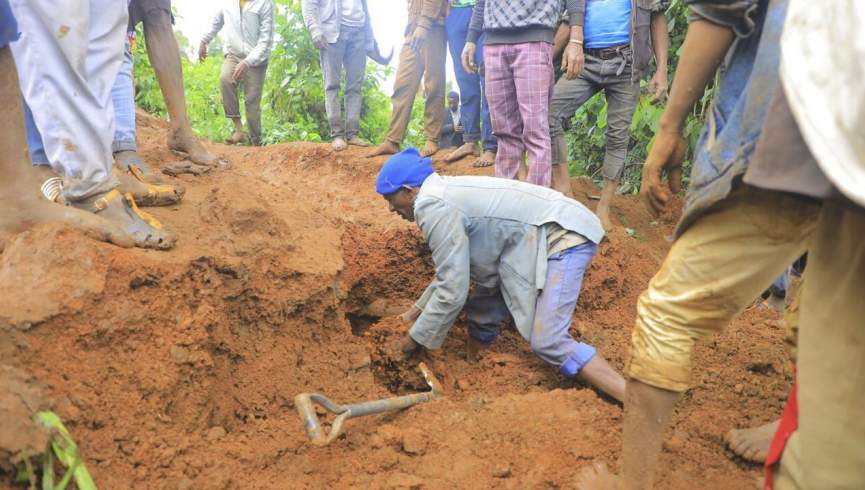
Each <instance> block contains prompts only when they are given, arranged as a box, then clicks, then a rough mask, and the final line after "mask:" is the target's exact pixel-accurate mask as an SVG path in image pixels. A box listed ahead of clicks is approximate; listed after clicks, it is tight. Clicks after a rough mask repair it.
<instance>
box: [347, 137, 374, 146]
mask: <svg viewBox="0 0 865 490" xmlns="http://www.w3.org/2000/svg"><path fill="white" fill-rule="evenodd" d="M348 144H349V145H352V146H364V147H366V146H369V142H367V141H366V140H362V139H360V137H358V136H352V137H351V139H349V140H348Z"/></svg>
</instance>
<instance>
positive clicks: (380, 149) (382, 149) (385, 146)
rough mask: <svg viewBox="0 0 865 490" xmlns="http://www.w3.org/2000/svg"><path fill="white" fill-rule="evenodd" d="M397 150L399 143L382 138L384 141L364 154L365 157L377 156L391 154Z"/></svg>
mask: <svg viewBox="0 0 865 490" xmlns="http://www.w3.org/2000/svg"><path fill="white" fill-rule="evenodd" d="M397 152H399V145H398V144H396V143H394V142H393V141H388V140H384V143H382V144H380V145H378V146H376V147H375V148H373V149H372V150H371V151H370V152H369V153H367V154H366V157H367V158H372V157H377V156H381V155H393V154H394V153H397Z"/></svg>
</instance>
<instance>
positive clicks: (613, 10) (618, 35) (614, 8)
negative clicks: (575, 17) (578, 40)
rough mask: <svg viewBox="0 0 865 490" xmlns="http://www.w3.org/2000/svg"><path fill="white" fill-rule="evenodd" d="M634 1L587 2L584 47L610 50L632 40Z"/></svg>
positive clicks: (603, 0)
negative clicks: (611, 47) (632, 2)
mask: <svg viewBox="0 0 865 490" xmlns="http://www.w3.org/2000/svg"><path fill="white" fill-rule="evenodd" d="M631 1H632V0H586V16H585V20H584V22H583V43H584V44H583V45H584V46H585V47H586V48H590V49H594V48H608V47H610V46H621V45H625V44H628V43H629V42H630V40H631V16H632V11H631V9H632V5H631Z"/></svg>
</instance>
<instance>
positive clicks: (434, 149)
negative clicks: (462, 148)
mask: <svg viewBox="0 0 865 490" xmlns="http://www.w3.org/2000/svg"><path fill="white" fill-rule="evenodd" d="M438 151H439V144H438V143H436V142H435V141H427V142H426V143H424V145H423V150H421V152H420V156H422V157H431V156H433V155H435V154H436V153H438Z"/></svg>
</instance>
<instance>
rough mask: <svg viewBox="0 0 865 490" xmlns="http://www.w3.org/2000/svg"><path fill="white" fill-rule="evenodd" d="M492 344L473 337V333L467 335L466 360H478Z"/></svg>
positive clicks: (473, 361) (472, 361)
mask: <svg viewBox="0 0 865 490" xmlns="http://www.w3.org/2000/svg"><path fill="white" fill-rule="evenodd" d="M489 346H490V345H489V344H487V343H484V342H481V341H480V340H478V339H475V338H473V337H472V336H471V335H469V336H467V337H466V360H467V361H468V362H471V363H475V362H478V361H479V360H480V358H481V352H483V351H484V350H485V349H486V348H487V347H489Z"/></svg>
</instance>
